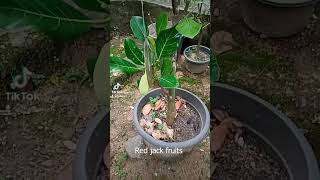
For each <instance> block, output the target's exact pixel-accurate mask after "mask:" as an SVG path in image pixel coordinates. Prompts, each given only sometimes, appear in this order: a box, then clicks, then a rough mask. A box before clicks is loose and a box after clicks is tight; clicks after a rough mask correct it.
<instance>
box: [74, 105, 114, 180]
mask: <svg viewBox="0 0 320 180" xmlns="http://www.w3.org/2000/svg"><path fill="white" fill-rule="evenodd" d="M109 121H110V113H109V112H108V111H107V108H106V107H105V109H104V110H101V111H100V112H98V113H97V114H96V115H95V116H94V117H93V118H92V119H91V120H90V121H89V123H88V125H87V127H86V129H85V131H84V133H83V134H82V135H81V137H80V141H79V144H78V145H77V151H76V154H75V156H74V159H73V163H72V179H73V180H96V179H97V176H98V172H99V169H100V167H101V166H102V163H103V154H104V152H105V149H106V146H107V144H108V143H109V136H110V134H109V131H110V130H109V127H110V124H109Z"/></svg>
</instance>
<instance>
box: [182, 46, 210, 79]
mask: <svg viewBox="0 0 320 180" xmlns="http://www.w3.org/2000/svg"><path fill="white" fill-rule="evenodd" d="M197 47H198V45H192V46H189V47H187V48H186V49H185V50H184V51H183V55H184V57H185V64H186V69H187V70H188V71H190V72H192V73H196V74H198V73H203V72H204V71H205V70H206V69H207V68H208V66H209V62H210V58H209V60H207V61H194V60H193V59H192V58H191V57H189V56H188V52H189V51H191V50H194V49H196V48H197ZM200 51H202V52H205V53H207V54H208V55H209V56H210V51H211V50H210V49H209V48H208V47H206V46H202V45H200Z"/></svg>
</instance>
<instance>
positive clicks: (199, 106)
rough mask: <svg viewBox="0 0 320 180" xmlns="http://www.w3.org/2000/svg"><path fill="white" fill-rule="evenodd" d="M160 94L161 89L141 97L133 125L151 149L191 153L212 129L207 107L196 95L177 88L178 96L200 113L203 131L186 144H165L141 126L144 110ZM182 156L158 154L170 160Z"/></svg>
mask: <svg viewBox="0 0 320 180" xmlns="http://www.w3.org/2000/svg"><path fill="white" fill-rule="evenodd" d="M160 94H161V93H160V88H157V89H154V90H151V91H150V92H149V93H148V94H147V95H145V96H143V97H141V98H140V99H139V100H138V101H137V103H136V104H135V106H134V111H133V125H134V127H135V129H136V131H137V132H138V134H139V135H140V136H141V137H142V138H143V139H144V141H145V143H146V145H147V146H148V147H149V148H162V149H164V150H165V149H166V148H168V149H171V150H174V149H176V148H179V149H181V150H182V152H183V153H184V152H190V151H191V150H192V148H193V147H194V146H195V145H197V144H199V143H200V142H201V141H202V140H203V139H205V138H206V137H207V135H208V132H209V127H210V114H209V111H208V109H207V107H206V105H205V104H204V103H203V101H202V100H201V99H199V98H198V97H197V96H196V95H194V94H192V93H191V92H189V91H187V90H184V89H180V88H177V89H176V95H177V96H180V97H182V98H183V99H185V100H186V102H187V103H188V104H189V105H191V106H193V107H194V108H195V110H196V111H197V112H198V113H199V115H200V119H201V130H200V133H199V134H198V135H197V136H195V137H193V138H192V139H189V140H187V141H184V142H164V141H161V140H157V139H155V138H153V137H152V136H150V135H149V134H148V133H146V132H145V131H144V129H143V128H142V127H141V126H140V124H139V120H140V117H141V111H142V108H143V107H144V106H145V105H146V104H147V103H148V102H149V98H150V97H156V96H159V95H160ZM181 155H182V154H178V153H162V154H157V156H158V157H160V158H163V159H169V160H170V159H173V157H181Z"/></svg>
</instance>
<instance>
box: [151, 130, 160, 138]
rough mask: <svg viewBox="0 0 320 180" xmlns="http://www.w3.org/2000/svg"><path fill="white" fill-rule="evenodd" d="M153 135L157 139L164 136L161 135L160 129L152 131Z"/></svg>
mask: <svg viewBox="0 0 320 180" xmlns="http://www.w3.org/2000/svg"><path fill="white" fill-rule="evenodd" d="M152 136H153V137H154V138H155V139H161V138H162V135H161V132H160V130H155V131H153V132H152Z"/></svg>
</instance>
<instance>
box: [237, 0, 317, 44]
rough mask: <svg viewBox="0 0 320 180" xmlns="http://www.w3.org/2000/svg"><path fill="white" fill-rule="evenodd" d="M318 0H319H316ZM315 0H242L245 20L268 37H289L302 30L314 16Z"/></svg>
mask: <svg viewBox="0 0 320 180" xmlns="http://www.w3.org/2000/svg"><path fill="white" fill-rule="evenodd" d="M316 1H317V0H316ZM316 1H315V0H242V1H240V2H241V10H242V17H243V20H244V22H245V23H246V24H247V25H248V26H249V27H250V28H251V29H252V30H253V31H255V32H258V33H261V34H263V35H265V36H267V37H275V38H278V37H287V36H291V35H294V34H296V33H298V32H300V31H302V30H303V29H304V28H305V27H306V26H307V24H308V23H309V20H310V18H311V17H312V14H313V11H314V8H315V5H316Z"/></svg>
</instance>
